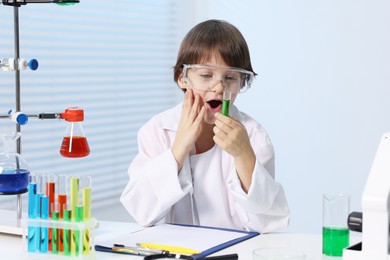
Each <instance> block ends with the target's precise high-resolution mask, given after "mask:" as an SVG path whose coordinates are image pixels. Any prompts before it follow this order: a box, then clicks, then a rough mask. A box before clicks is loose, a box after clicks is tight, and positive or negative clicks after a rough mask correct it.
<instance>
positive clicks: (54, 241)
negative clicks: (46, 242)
mask: <svg viewBox="0 0 390 260" xmlns="http://www.w3.org/2000/svg"><path fill="white" fill-rule="evenodd" d="M51 219H52V220H59V219H60V212H59V211H58V210H57V209H56V208H54V209H53V211H52V213H51ZM51 252H52V253H53V254H58V252H59V229H57V228H52V229H51Z"/></svg>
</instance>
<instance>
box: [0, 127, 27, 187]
mask: <svg viewBox="0 0 390 260" xmlns="http://www.w3.org/2000/svg"><path fill="white" fill-rule="evenodd" d="M0 136H1V140H2V142H3V152H1V153H0V194H20V193H24V192H26V191H27V186H28V180H29V175H30V171H29V168H28V165H27V162H26V160H25V159H24V158H23V157H22V156H21V155H20V154H18V153H16V152H15V150H16V149H15V147H16V146H15V144H16V141H17V140H18V138H19V137H20V136H21V134H20V133H19V132H10V133H3V134H1V135H0Z"/></svg>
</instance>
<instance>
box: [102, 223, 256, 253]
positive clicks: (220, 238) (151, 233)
mask: <svg viewBox="0 0 390 260" xmlns="http://www.w3.org/2000/svg"><path fill="white" fill-rule="evenodd" d="M258 235H260V233H259V232H256V231H244V230H236V229H230V228H218V227H210V226H196V225H195V226H194V225H185V224H159V225H156V226H152V227H145V228H143V229H140V230H136V231H134V232H132V233H129V234H125V235H122V236H120V237H117V238H114V239H110V240H106V241H103V242H101V243H99V244H96V245H95V250H96V251H103V252H112V253H121V254H133V253H127V252H120V251H114V250H113V248H114V244H121V245H125V246H130V247H134V246H136V244H137V243H140V242H147V243H156V244H165V245H172V246H173V245H174V246H179V247H185V248H192V249H194V250H197V251H199V252H200V253H199V254H194V255H192V256H193V257H194V258H203V257H206V256H208V255H210V254H213V253H215V252H218V251H220V250H222V249H225V248H227V247H230V246H232V245H235V244H238V243H240V242H242V241H245V240H247V239H250V238H252V237H255V236H258Z"/></svg>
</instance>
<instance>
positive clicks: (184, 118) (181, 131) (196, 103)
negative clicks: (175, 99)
mask: <svg viewBox="0 0 390 260" xmlns="http://www.w3.org/2000/svg"><path fill="white" fill-rule="evenodd" d="M204 113H205V107H204V106H203V102H202V100H201V97H200V96H199V95H197V94H194V92H193V90H192V89H191V88H187V91H186V93H185V94H184V101H183V106H182V109H181V117H180V122H179V127H178V129H177V133H176V138H175V141H174V142H173V145H172V153H173V156H174V157H175V159H176V161H177V163H178V167H179V170H180V169H181V167H182V166H183V162H184V158H185V157H186V155H187V154H188V153H189V152H190V150H191V149H192V147H193V146H194V145H195V142H196V140H197V139H198V137H199V135H200V133H201V131H202V121H203V117H204Z"/></svg>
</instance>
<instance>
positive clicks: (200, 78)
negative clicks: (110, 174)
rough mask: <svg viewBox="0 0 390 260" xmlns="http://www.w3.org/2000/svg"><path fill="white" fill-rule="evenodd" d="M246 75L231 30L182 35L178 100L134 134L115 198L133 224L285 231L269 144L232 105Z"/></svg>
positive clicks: (244, 58) (204, 26)
mask: <svg viewBox="0 0 390 260" xmlns="http://www.w3.org/2000/svg"><path fill="white" fill-rule="evenodd" d="M254 75H255V73H254V72H253V69H252V65H251V61H250V56H249V50H248V46H247V44H246V41H245V39H244V38H243V36H242V34H241V33H240V32H239V30H238V29H237V28H236V27H234V26H233V25H231V24H229V23H227V22H225V21H220V20H208V21H205V22H202V23H200V24H198V25H196V26H195V27H194V28H193V29H192V30H190V31H189V32H188V34H187V35H186V36H185V38H184V40H183V42H182V44H181V46H180V49H179V53H178V57H177V62H176V65H175V66H174V80H175V82H176V83H177V84H178V85H179V87H180V88H181V89H182V90H183V91H184V101H183V102H182V103H181V104H179V105H177V106H176V107H174V108H171V109H169V110H166V111H164V112H162V113H160V114H158V115H156V116H154V117H153V118H152V119H151V120H150V121H149V122H147V123H146V124H145V125H144V126H143V127H142V128H141V129H140V130H139V132H138V149H139V151H138V154H137V156H136V157H135V158H134V160H133V161H132V163H131V164H130V167H129V170H128V173H129V177H130V180H129V183H128V184H127V186H126V188H125V190H124V191H123V194H122V196H121V202H122V204H123V205H124V206H125V208H126V209H127V211H128V212H129V213H130V215H131V216H132V217H133V218H134V219H135V220H136V221H137V222H138V223H139V224H141V225H143V226H150V225H154V224H156V223H157V222H160V221H162V222H165V223H178V224H194V225H204V226H215V227H226V228H236V229H245V230H257V231H259V232H262V233H264V232H270V231H273V230H276V229H280V228H285V227H287V225H288V221H289V209H288V205H287V202H286V198H285V195H284V191H283V188H282V186H281V185H280V184H278V183H277V182H275V180H274V177H275V176H274V175H275V173H274V150H273V146H272V144H271V142H270V140H269V138H268V135H267V133H266V131H265V130H264V128H263V127H262V126H261V125H260V124H259V123H257V122H256V121H255V120H254V119H252V118H251V117H249V116H248V115H247V114H245V113H243V112H240V111H239V110H238V109H237V108H236V107H235V106H233V105H232V104H233V103H234V100H235V99H236V97H237V94H238V93H239V92H243V91H245V90H246V89H247V88H249V87H250V84H251V82H252V80H253V77H254ZM224 91H225V94H226V93H230V94H231V100H230V104H231V107H230V114H231V116H224V115H222V114H221V113H220V112H221V108H222V100H223V93H224Z"/></svg>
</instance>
